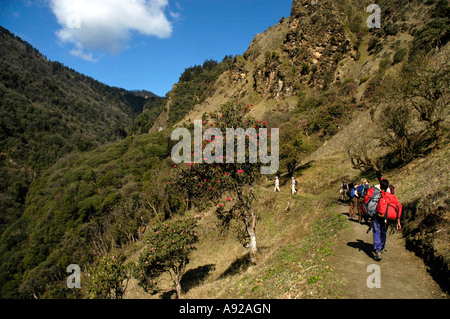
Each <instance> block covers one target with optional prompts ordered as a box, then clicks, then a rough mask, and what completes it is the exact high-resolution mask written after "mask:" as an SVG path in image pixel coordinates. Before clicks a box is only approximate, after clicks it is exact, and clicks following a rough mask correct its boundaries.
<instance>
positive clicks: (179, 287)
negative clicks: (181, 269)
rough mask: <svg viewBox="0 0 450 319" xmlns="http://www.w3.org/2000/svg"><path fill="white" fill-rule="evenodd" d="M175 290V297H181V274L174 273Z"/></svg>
mask: <svg viewBox="0 0 450 319" xmlns="http://www.w3.org/2000/svg"><path fill="white" fill-rule="evenodd" d="M174 281H175V290H176V291H177V299H181V284H180V282H181V276H179V275H175V280H174Z"/></svg>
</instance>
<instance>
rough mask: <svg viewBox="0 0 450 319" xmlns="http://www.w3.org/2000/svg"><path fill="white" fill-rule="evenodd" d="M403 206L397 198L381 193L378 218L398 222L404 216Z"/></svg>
mask: <svg viewBox="0 0 450 319" xmlns="http://www.w3.org/2000/svg"><path fill="white" fill-rule="evenodd" d="M402 209H403V206H402V205H401V204H400V202H399V200H398V198H397V196H395V195H394V194H391V193H388V192H384V191H381V198H380V202H379V203H378V207H377V213H378V216H380V217H383V218H384V219H385V220H390V221H397V220H398V219H400V217H401V216H402Z"/></svg>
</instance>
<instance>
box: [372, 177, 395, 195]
mask: <svg viewBox="0 0 450 319" xmlns="http://www.w3.org/2000/svg"><path fill="white" fill-rule="evenodd" d="M382 180H386V178H384V177H381V178H380V183H379V184H377V185H375V186H374V187H376V188H378V189H379V190H381V187H380V184H381V181H382ZM391 187H392V185H390V187H388V189H387V192H388V193H390V192H391Z"/></svg>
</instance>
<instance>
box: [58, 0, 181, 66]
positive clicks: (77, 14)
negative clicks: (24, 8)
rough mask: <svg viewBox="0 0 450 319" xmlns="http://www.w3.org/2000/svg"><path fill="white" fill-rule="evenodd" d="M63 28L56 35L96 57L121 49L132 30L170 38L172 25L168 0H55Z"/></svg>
mask: <svg viewBox="0 0 450 319" xmlns="http://www.w3.org/2000/svg"><path fill="white" fill-rule="evenodd" d="M50 3H51V9H52V11H53V13H54V14H55V16H56V19H57V21H58V23H59V24H60V25H61V29H60V30H58V31H57V32H56V35H57V36H58V37H59V39H60V40H61V41H62V42H63V43H71V44H73V46H74V48H73V49H72V50H71V53H72V54H73V55H76V56H78V57H80V58H83V59H85V60H89V61H95V60H96V59H94V57H93V54H92V53H91V52H97V53H98V52H100V53H101V52H105V51H106V52H109V53H118V52H120V51H121V50H123V49H125V48H126V47H127V43H128V41H129V40H130V33H131V32H132V31H137V32H139V33H141V34H144V35H150V36H156V37H158V38H168V37H170V35H171V34H172V25H171V23H170V22H169V20H168V19H167V18H166V15H165V13H164V10H165V8H166V7H167V6H168V0H51V2H50Z"/></svg>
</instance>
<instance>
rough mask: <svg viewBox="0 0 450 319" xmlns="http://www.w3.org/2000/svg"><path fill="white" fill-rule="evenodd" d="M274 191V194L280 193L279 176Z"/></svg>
mask: <svg viewBox="0 0 450 319" xmlns="http://www.w3.org/2000/svg"><path fill="white" fill-rule="evenodd" d="M273 191H274V192H279V191H280V180H279V179H278V176H277V177H276V178H275V189H274V190H273Z"/></svg>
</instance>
